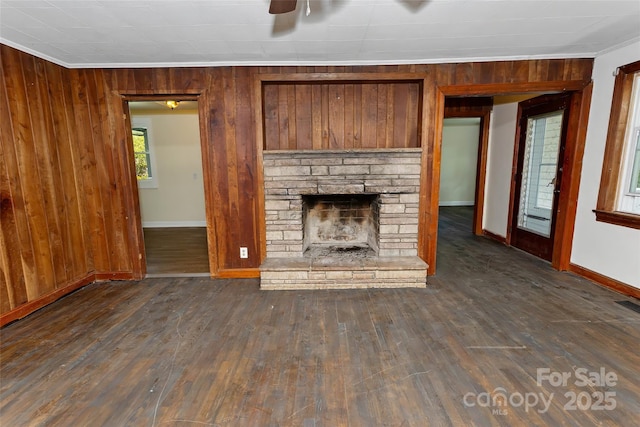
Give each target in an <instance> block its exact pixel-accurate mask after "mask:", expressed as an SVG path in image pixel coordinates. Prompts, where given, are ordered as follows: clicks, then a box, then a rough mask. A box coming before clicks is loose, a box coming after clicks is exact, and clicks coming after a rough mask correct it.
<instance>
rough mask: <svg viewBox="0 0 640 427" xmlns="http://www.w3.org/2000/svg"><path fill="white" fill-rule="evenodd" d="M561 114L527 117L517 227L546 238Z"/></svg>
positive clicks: (549, 224)
mask: <svg viewBox="0 0 640 427" xmlns="http://www.w3.org/2000/svg"><path fill="white" fill-rule="evenodd" d="M563 113H564V112H563V111H557V112H554V113H551V114H544V115H540V116H534V117H530V118H529V119H528V121H527V136H526V141H525V148H524V163H523V166H522V183H521V187H520V200H519V207H520V208H519V209H518V228H521V229H523V230H527V231H530V232H532V233H536V234H540V235H542V236H545V237H549V236H550V234H551V221H552V212H553V196H554V190H555V187H556V171H557V168H558V151H559V147H560V136H561V133H562V132H561V131H562V116H563Z"/></svg>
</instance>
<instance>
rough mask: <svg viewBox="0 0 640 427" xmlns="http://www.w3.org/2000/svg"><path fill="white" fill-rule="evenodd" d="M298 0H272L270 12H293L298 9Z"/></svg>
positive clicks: (273, 13)
mask: <svg viewBox="0 0 640 427" xmlns="http://www.w3.org/2000/svg"><path fill="white" fill-rule="evenodd" d="M296 3H297V0H271V4H270V5H269V13H271V14H272V15H279V14H281V13H288V12H293V11H294V10H296Z"/></svg>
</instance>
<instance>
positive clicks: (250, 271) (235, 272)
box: [216, 268, 260, 279]
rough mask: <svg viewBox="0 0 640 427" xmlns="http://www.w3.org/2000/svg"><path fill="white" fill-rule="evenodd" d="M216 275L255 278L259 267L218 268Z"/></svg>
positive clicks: (257, 275) (227, 277)
mask: <svg viewBox="0 0 640 427" xmlns="http://www.w3.org/2000/svg"><path fill="white" fill-rule="evenodd" d="M216 277H219V278H220V279H256V278H259V277H260V269H259V268H233V269H227V270H219V271H218V274H217V276H216Z"/></svg>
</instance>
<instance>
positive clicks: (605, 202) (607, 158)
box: [594, 61, 640, 229]
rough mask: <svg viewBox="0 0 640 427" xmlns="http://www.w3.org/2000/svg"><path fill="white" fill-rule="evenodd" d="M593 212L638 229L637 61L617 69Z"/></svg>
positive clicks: (639, 75)
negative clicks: (600, 175)
mask: <svg viewBox="0 0 640 427" xmlns="http://www.w3.org/2000/svg"><path fill="white" fill-rule="evenodd" d="M594 212H595V213H596V219H597V220H598V221H603V222H608V223H612V224H617V225H621V226H625V227H631V228H637V229H640V61H636V62H633V63H631V64H627V65H624V66H622V67H620V68H619V69H618V74H617V76H616V81H615V86H614V90H613V99H612V103H611V117H610V119H609V131H608V134H607V145H606V147H605V154H604V162H603V166H602V178H601V180H600V192H599V194H598V203H597V206H596V209H595V210H594Z"/></svg>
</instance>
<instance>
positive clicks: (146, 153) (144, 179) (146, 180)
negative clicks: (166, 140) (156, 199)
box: [131, 117, 158, 188]
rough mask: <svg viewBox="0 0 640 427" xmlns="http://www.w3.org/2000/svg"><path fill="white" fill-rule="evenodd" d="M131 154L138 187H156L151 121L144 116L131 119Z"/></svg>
mask: <svg viewBox="0 0 640 427" xmlns="http://www.w3.org/2000/svg"><path fill="white" fill-rule="evenodd" d="M132 124H133V126H132V130H131V132H132V134H133V155H134V162H135V167H136V176H137V177H138V187H140V188H157V187H158V185H157V179H156V178H157V176H156V175H157V173H156V168H155V162H154V159H155V157H154V155H153V147H152V144H151V136H150V134H151V132H150V127H151V121H150V120H148V119H144V118H138V117H136V118H133V119H132Z"/></svg>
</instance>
